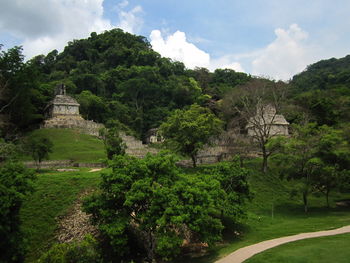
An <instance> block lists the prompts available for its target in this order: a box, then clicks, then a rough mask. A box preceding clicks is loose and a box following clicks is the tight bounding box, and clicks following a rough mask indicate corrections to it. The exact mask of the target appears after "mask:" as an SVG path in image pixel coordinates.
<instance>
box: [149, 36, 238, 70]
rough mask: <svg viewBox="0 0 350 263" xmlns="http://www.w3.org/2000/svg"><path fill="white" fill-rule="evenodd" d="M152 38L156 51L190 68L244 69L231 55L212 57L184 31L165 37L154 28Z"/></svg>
mask: <svg viewBox="0 0 350 263" xmlns="http://www.w3.org/2000/svg"><path fill="white" fill-rule="evenodd" d="M150 39H151V45H152V47H153V49H154V50H155V51H157V52H158V53H160V54H161V55H162V56H163V57H168V58H171V59H173V60H176V61H181V62H183V63H184V64H185V66H186V67H188V68H191V69H193V68H195V67H205V68H209V69H210V70H215V69H217V68H229V69H234V70H236V71H244V70H243V68H242V66H241V65H240V64H239V63H238V62H235V61H232V60H231V59H230V58H229V57H221V58H219V59H211V58H210V55H209V54H208V53H206V52H205V51H203V50H201V49H199V48H198V47H197V46H195V45H194V44H192V43H190V42H189V41H188V40H187V38H186V34H185V33H184V32H181V31H176V32H175V33H174V34H172V35H169V36H168V37H167V38H164V37H163V36H162V33H161V32H160V31H159V30H153V31H152V32H151V35H150Z"/></svg>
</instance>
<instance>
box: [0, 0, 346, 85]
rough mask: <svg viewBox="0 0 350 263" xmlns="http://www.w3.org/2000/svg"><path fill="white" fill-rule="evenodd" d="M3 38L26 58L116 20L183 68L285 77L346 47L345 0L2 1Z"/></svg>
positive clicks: (0, 27)
mask: <svg viewBox="0 0 350 263" xmlns="http://www.w3.org/2000/svg"><path fill="white" fill-rule="evenodd" d="M0 3H1V8H0V43H2V44H4V45H5V48H8V47H12V46H14V45H22V46H23V49H24V54H25V55H26V56H27V58H30V57H32V56H34V55H38V54H46V53H47V52H49V51H51V50H52V49H58V50H59V51H61V50H62V49H63V47H64V46H65V45H66V43H67V42H68V41H70V40H72V39H79V38H85V37H87V36H89V34H90V32H92V31H95V32H102V31H104V30H108V29H111V28H115V27H120V28H122V29H123V30H125V31H128V32H130V33H134V34H140V35H143V36H146V37H147V38H148V39H149V41H150V42H151V44H152V46H153V48H154V49H155V50H156V51H157V52H159V53H160V54H161V55H163V56H166V57H170V58H172V59H174V60H179V61H182V62H184V63H185V65H186V66H187V67H188V68H194V67H196V66H199V67H207V68H209V69H210V70H215V68H232V69H235V70H237V71H244V72H246V73H250V74H253V75H258V76H265V77H270V78H275V79H283V80H288V79H290V78H291V77H292V76H293V75H294V74H296V73H298V72H300V71H302V70H304V69H305V68H306V66H307V65H309V64H311V63H314V62H316V61H319V60H321V59H328V58H331V57H343V56H345V55H347V54H350V34H349V33H350V19H349V17H348V16H349V14H350V1H348V0H332V1H331V0H303V1H301V0H240V1H238V0H231V1H227V0H215V1H209V0H187V1H183V0H177V1H174V0H139V1H136V0H118V1H117V0H30V1H29V0H0Z"/></svg>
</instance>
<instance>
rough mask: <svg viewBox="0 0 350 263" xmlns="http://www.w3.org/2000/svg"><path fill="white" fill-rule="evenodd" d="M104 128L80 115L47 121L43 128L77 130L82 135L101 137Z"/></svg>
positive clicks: (58, 117)
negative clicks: (100, 133)
mask: <svg viewBox="0 0 350 263" xmlns="http://www.w3.org/2000/svg"><path fill="white" fill-rule="evenodd" d="M103 127H104V125H103V124H100V123H96V122H93V121H87V120H84V119H83V118H82V117H81V116H80V115H77V116H64V115H62V116H57V117H53V118H51V119H48V120H45V121H44V123H43V125H42V127H41V128H60V129H76V130H79V131H80V132H82V133H86V134H90V135H93V136H99V130H100V129H101V128H103Z"/></svg>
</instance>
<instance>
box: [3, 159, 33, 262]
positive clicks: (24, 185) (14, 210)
mask: <svg viewBox="0 0 350 263" xmlns="http://www.w3.org/2000/svg"><path fill="white" fill-rule="evenodd" d="M33 179H34V175H33V173H31V172H30V171H29V170H27V169H25V168H24V167H23V165H21V164H18V163H14V162H5V163H3V164H0V236H1V238H0V262H9V263H10V262H16V263H17V262H23V256H24V253H25V248H24V244H23V235H22V233H21V230H20V218H19V211H20V209H21V205H22V202H23V200H24V198H25V196H26V195H27V194H28V193H30V192H31V191H32V190H33V189H32V184H31V182H32V180H33Z"/></svg>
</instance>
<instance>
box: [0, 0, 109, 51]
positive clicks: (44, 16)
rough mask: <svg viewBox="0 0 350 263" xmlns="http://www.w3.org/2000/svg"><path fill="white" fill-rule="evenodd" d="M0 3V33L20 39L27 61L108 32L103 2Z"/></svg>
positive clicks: (8, 0) (16, 0)
mask: <svg viewBox="0 0 350 263" xmlns="http://www.w3.org/2000/svg"><path fill="white" fill-rule="evenodd" d="M2 2H3V3H2V5H3V4H4V5H5V6H6V8H1V10H2V11H0V17H1V18H0V30H1V31H7V32H8V33H10V34H13V35H15V36H16V37H18V38H20V39H23V43H22V44H23V49H24V54H25V55H26V56H27V58H31V57H32V56H35V55H38V54H45V53H47V52H49V51H51V50H53V49H58V50H61V49H62V48H63V47H64V46H65V45H66V44H67V42H68V41H71V40H73V39H79V38H84V37H87V36H89V34H90V33H91V32H97V33H100V32H102V31H104V30H108V29H111V28H112V25H111V22H110V21H109V20H106V19H104V18H103V6H102V2H103V0H84V1H70V0H60V1H58V0H36V1H21V0H4V1H2ZM5 10H6V11H5Z"/></svg>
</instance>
